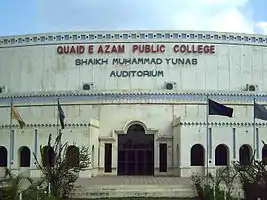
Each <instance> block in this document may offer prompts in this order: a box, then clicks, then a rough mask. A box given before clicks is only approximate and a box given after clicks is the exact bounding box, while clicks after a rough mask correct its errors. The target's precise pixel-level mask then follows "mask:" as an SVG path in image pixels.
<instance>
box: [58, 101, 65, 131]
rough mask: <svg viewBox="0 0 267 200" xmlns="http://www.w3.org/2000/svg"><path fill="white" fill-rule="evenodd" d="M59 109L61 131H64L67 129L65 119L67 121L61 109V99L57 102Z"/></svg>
mask: <svg viewBox="0 0 267 200" xmlns="http://www.w3.org/2000/svg"><path fill="white" fill-rule="evenodd" d="M57 109H58V117H59V121H60V125H61V129H62V130H63V129H64V128H65V124H64V119H65V114H64V112H63V110H62V108H61V105H60V103H59V99H58V102H57Z"/></svg>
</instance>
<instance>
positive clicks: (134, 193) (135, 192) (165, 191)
mask: <svg viewBox="0 0 267 200" xmlns="http://www.w3.org/2000/svg"><path fill="white" fill-rule="evenodd" d="M71 196H72V197H74V198H118V197H181V198H188V197H189V198H192V197H195V196H196V191H195V190H194V189H193V188H174V187H172V188H167V187H166V186H165V187H159V186H156V185H155V186H147V185H146V186H145V187H142V186H139V187H134V188H130V187H118V188H115V187H113V188H110V189H108V188H99V189H97V188H91V189H90V188H79V189H75V190H74V191H73V192H72V193H71Z"/></svg>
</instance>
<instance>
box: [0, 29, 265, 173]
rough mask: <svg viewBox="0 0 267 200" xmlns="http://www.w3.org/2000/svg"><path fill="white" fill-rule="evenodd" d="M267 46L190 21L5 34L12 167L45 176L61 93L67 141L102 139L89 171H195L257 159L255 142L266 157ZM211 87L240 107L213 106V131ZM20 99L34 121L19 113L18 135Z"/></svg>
mask: <svg viewBox="0 0 267 200" xmlns="http://www.w3.org/2000/svg"><path fill="white" fill-rule="evenodd" d="M266 47H267V37H266V36H263V35H244V34H236V33H212V32H187V31H180V32H170V31H156V32H152V31H140V32H134V31H133V32H129V31H128V32H126V31H125V32H81V33H54V34H41V35H23V36H9V37H0V88H1V89H0V93H1V94H0V109H1V112H0V134H1V137H0V138H1V139H0V146H1V147H0V165H1V167H2V169H4V167H8V166H9V164H10V165H11V168H12V170H14V171H17V172H19V171H25V172H26V173H28V174H29V175H30V176H31V177H38V176H39V175H40V173H39V172H38V171H37V170H36V167H35V164H34V162H35V161H34V158H33V156H32V153H35V154H36V155H37V156H38V157H40V151H39V150H40V148H39V147H40V145H43V146H45V145H46V143H47V138H48V135H49V134H50V133H51V134H52V136H53V138H54V139H55V137H56V134H57V127H56V126H57V107H56V105H57V99H58V97H59V98H60V102H61V105H62V108H63V110H64V112H65V115H66V120H65V122H66V128H65V129H64V135H63V140H64V141H68V143H69V145H74V146H77V147H81V146H82V145H86V146H89V147H90V149H91V156H92V157H91V159H92V164H91V167H90V169H88V170H87V171H85V172H83V173H81V174H80V176H81V177H90V176H96V175H103V174H105V175H174V176H182V177H186V176H190V175H191V174H192V173H194V172H204V170H205V168H206V167H207V165H208V166H209V169H210V170H214V169H215V168H216V167H218V166H222V165H227V164H229V163H230V162H231V161H235V160H243V162H246V160H248V159H249V158H250V157H251V155H252V149H253V146H254V145H253V143H254V142H253V141H255V149H256V158H257V159H259V160H261V159H262V156H263V157H265V156H266V155H267V151H266V148H264V147H263V144H262V142H261V140H263V141H267V134H266V133H267V128H266V123H265V121H261V120H256V128H255V132H254V133H255V135H254V134H253V126H252V122H253V107H252V105H253V98H254V97H255V98H256V101H257V102H258V103H261V104H266V101H267V94H266V92H265V91H266V90H267V79H266V76H267V56H266V55H267V48H266ZM206 95H209V98H211V99H213V100H215V101H217V102H219V103H222V104H226V105H228V106H230V107H232V108H234V116H233V118H227V117H221V116H210V117H209V127H208V131H207V127H206V102H207V101H206ZM11 97H12V98H13V103H14V105H15V106H16V107H17V109H18V111H19V113H20V115H21V116H22V118H23V119H24V121H25V122H26V123H27V126H26V127H25V128H23V129H22V130H21V129H20V128H19V126H18V125H17V123H16V122H15V121H14V120H13V125H14V128H13V129H12V130H13V131H14V137H10V135H11V136H12V134H10V132H11V129H10V101H11ZM207 132H208V133H209V136H210V137H209V138H210V140H209V142H208V144H207V143H206V135H207ZM253 135H254V136H255V140H253ZM12 146H14V148H10V147H12ZM207 147H208V149H207ZM206 150H208V152H209V153H208V155H209V156H208V157H207V156H205V155H207V154H206Z"/></svg>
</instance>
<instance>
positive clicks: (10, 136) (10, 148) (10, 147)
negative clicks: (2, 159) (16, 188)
mask: <svg viewBox="0 0 267 200" xmlns="http://www.w3.org/2000/svg"><path fill="white" fill-rule="evenodd" d="M12 106H13V98H12V97H11V98H10V124H9V125H10V133H9V170H11V161H12V158H11V155H12V151H13V149H12V146H13V142H12V139H13V138H12V131H13V127H12Z"/></svg>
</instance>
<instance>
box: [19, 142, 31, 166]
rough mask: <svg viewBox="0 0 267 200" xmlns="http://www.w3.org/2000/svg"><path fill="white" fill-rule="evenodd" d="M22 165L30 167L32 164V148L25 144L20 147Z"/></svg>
mask: <svg viewBox="0 0 267 200" xmlns="http://www.w3.org/2000/svg"><path fill="white" fill-rule="evenodd" d="M19 155H20V167H30V165H31V150H30V149H29V148H28V147H26V146H23V147H21V148H20V149H19Z"/></svg>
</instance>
